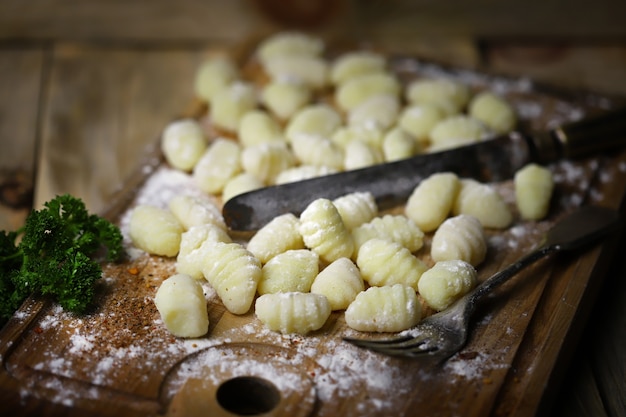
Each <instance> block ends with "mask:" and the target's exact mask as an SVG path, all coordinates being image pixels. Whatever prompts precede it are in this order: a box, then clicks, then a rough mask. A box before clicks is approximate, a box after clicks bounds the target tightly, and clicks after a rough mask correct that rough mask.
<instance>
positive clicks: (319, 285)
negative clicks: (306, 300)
mask: <svg viewBox="0 0 626 417" xmlns="http://www.w3.org/2000/svg"><path fill="white" fill-rule="evenodd" d="M364 290H365V282H364V281H363V278H362V277H361V272H360V271H359V269H358V268H357V267H356V265H355V264H354V262H352V260H350V259H348V258H339V259H337V260H336V261H333V262H332V263H331V264H330V265H328V266H327V267H326V268H324V269H323V270H322V271H321V272H320V273H319V274H317V276H316V277H315V279H314V280H313V284H312V285H311V292H312V293H315V294H321V295H324V296H326V298H327V299H328V302H329V304H330V308H331V310H333V311H335V310H345V309H346V308H348V306H349V305H350V303H351V302H352V301H354V298H355V297H356V296H357V294H359V293H360V292H361V291H364Z"/></svg>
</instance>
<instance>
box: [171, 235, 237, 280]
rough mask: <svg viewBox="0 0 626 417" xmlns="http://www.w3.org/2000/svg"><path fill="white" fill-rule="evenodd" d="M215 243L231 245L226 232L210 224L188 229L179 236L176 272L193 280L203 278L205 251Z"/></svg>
mask: <svg viewBox="0 0 626 417" xmlns="http://www.w3.org/2000/svg"><path fill="white" fill-rule="evenodd" d="M215 242H223V243H231V242H232V239H231V237H230V235H229V234H228V233H227V232H226V230H224V229H222V228H221V227H218V226H215V225H214V224H211V223H206V224H201V225H197V226H192V227H190V228H189V230H187V231H185V232H184V233H183V234H182V235H181V239H180V250H179V251H178V256H177V257H176V272H178V273H180V274H186V275H189V276H191V277H192V278H194V279H202V278H204V275H203V274H202V270H203V268H204V258H205V257H206V251H207V250H211V244H212V243H215Z"/></svg>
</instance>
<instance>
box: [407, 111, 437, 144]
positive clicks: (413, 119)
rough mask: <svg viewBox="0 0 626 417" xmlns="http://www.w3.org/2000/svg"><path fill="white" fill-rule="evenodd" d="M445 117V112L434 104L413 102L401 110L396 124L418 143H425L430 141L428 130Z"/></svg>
mask: <svg viewBox="0 0 626 417" xmlns="http://www.w3.org/2000/svg"><path fill="white" fill-rule="evenodd" d="M445 117H446V115H445V113H444V112H443V111H442V110H441V109H440V108H439V107H438V106H436V105H434V104H431V103H424V104H414V105H411V106H409V107H406V108H405V109H404V110H403V111H402V113H401V114H400V116H399V118H398V126H400V127H401V128H402V129H403V130H405V131H406V132H408V133H409V134H410V135H411V136H413V137H414V138H415V140H417V141H418V142H419V143H422V144H426V143H428V142H429V141H430V132H431V131H432V130H433V129H434V127H435V126H437V124H438V123H439V122H441V121H442V120H444V119H445Z"/></svg>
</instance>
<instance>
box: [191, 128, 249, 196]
mask: <svg viewBox="0 0 626 417" xmlns="http://www.w3.org/2000/svg"><path fill="white" fill-rule="evenodd" d="M240 172H241V147H240V146H239V144H237V143H236V142H234V141H232V140H229V139H224V138H218V139H216V140H215V141H214V142H213V143H212V144H211V146H209V148H208V149H207V150H206V152H205V153H204V155H202V158H200V160H199V161H198V163H197V164H196V166H195V167H194V170H193V173H192V177H193V179H194V180H195V181H196V184H198V187H199V188H200V189H201V190H202V191H204V192H206V193H209V194H219V193H221V192H222V190H223V189H224V186H225V185H226V183H227V182H228V181H229V180H230V179H231V178H233V177H234V176H235V175H237V174H239V173H240Z"/></svg>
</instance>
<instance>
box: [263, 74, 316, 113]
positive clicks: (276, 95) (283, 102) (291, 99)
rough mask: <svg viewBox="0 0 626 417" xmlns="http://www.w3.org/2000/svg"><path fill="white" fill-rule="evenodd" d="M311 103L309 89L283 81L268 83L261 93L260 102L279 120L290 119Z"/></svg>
mask: <svg viewBox="0 0 626 417" xmlns="http://www.w3.org/2000/svg"><path fill="white" fill-rule="evenodd" d="M310 101H311V89H310V88H309V87H307V86H305V85H303V84H300V83H294V82H289V81H285V80H274V81H271V82H270V83H268V84H267V85H266V86H265V87H264V88H263V90H262V92H261V102H262V103H263V104H264V105H265V106H266V107H267V108H268V109H269V111H270V112H272V114H274V115H275V116H276V117H278V118H279V119H281V120H288V119H290V118H291V117H292V116H293V115H294V114H296V112H297V111H298V110H300V109H301V108H303V107H304V106H305V105H306V104H307V103H309V102H310Z"/></svg>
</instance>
